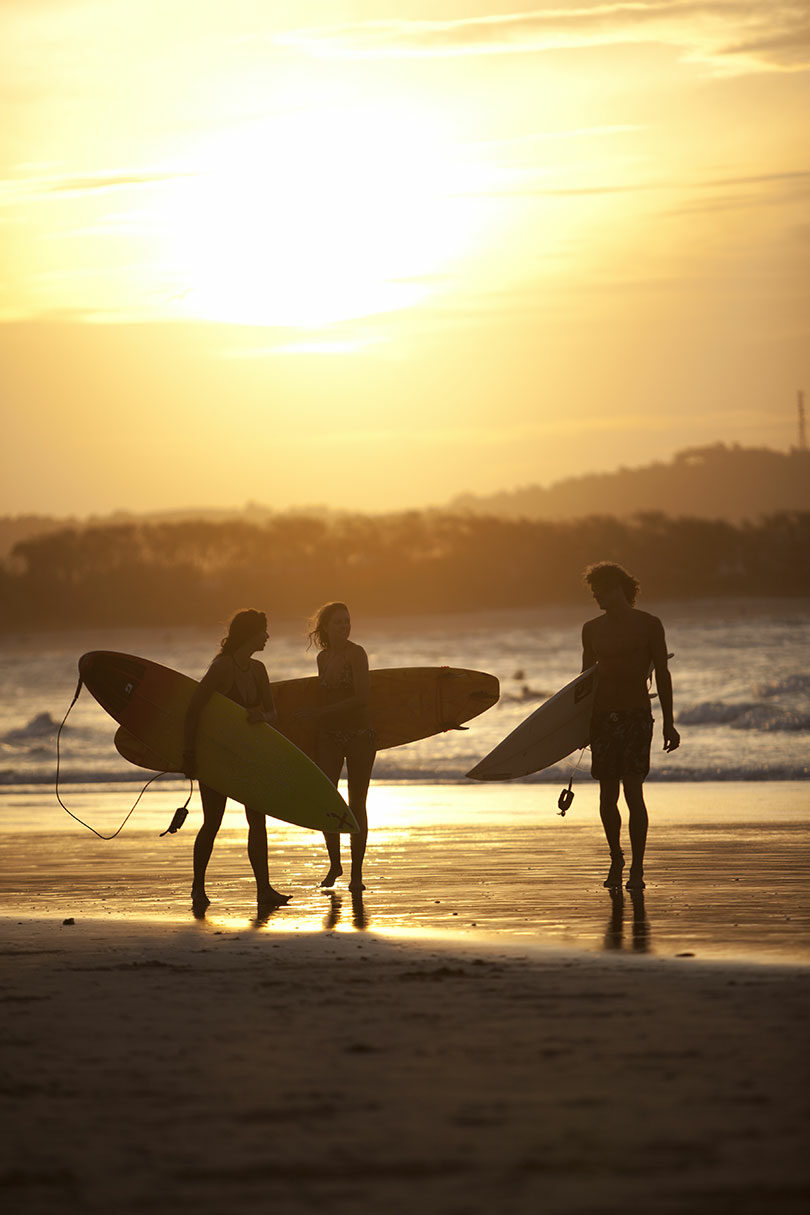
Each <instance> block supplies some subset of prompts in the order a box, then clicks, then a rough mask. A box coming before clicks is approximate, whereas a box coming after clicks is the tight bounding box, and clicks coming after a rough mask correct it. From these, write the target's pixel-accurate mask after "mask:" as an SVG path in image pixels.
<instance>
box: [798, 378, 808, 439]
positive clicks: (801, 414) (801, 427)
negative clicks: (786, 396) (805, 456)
mask: <svg viewBox="0 0 810 1215" xmlns="http://www.w3.org/2000/svg"><path fill="white" fill-rule="evenodd" d="M798 405H799V451H807V430H806V428H805V424H804V393H803V392H802V390H801V389H799V400H798Z"/></svg>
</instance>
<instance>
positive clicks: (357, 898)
mask: <svg viewBox="0 0 810 1215" xmlns="http://www.w3.org/2000/svg"><path fill="white" fill-rule="evenodd" d="M327 894H328V898H329V907H328V908H327V911H326V915H325V916H324V917H323V927H324V931H325V932H331V930H332V929H333V928H337V926H338V923H339V921H340V915H341V909H342V907H343V899H342V898H341V896H340V895H339V894H335V892H334V891H333V890H330V891H328V892H327ZM351 898H352V927H353V928H355V929H357V931H358V932H365V930H366V929H367V928H368V926H369V924H370V923H371V919H370V917H369V914H368V912H367V911H366V908H365V905H364V903H363V892H362V891H361V890H353V891H352V892H351Z"/></svg>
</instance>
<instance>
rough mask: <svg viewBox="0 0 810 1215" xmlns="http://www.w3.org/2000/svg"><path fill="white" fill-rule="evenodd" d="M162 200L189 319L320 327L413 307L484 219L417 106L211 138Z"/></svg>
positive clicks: (347, 112) (442, 139) (268, 124)
mask: <svg viewBox="0 0 810 1215" xmlns="http://www.w3.org/2000/svg"><path fill="white" fill-rule="evenodd" d="M193 161H194V164H193V166H192V175H190V176H185V177H181V178H178V179H177V181H176V182H175V183H174V184H173V185H172V187H171V189H170V191H169V197H168V200H166V199H165V196H164V202H163V204H162V216H161V219H162V226H163V228H164V231H165V241H166V245H165V253H164V258H165V260H166V262H167V263H170V264H171V276H172V278H173V279H174V281H175V282H176V285H177V286H176V300H177V309H178V311H180V312H182V313H183V314H184V315H187V316H188V315H193V316H196V317H203V318H205V319H208V320H216V321H225V322H232V323H243V324H264V325H290V326H299V327H312V328H316V327H322V326H324V325H329V324H332V323H335V322H338V321H343V320H348V319H352V318H355V317H360V316H364V315H369V314H371V313H379V312H385V311H390V310H393V309H398V308H403V307H407V306H410V305H413V304H415V303H417V302H419V300H421V299H422V298H424V297H425V296H426V294H428V293H429V292H430V291H431V290H435V289H436V276H440V275H441V274H442V273H444V272H447V271H448V270H449V269H450V267H451V266H452V264H453V263H454V262H455V261H457V260H458V259H459V258H460V257H461V256H463V254H464V252H465V251H466V250H468V249H469V248H470V247H471V245H472V243H473V239H474V238H475V237H476V235H477V234H478V233H479V231H480V227H481V224H482V222H484V218H485V217H484V215H483V208H484V204H483V203H482V202H481V200H480V199H479V200H475V201H473V200H471V199H470V198H464V197H462V195H463V190H464V185H465V181H466V179H467V175H468V174H469V172H470V169H469V166H466V165H465V164H464V163H461V162H460V161H459V153H458V150H457V148H454V146H453V144H452V142H451V140H450V139H449V137H446V136H443V133H442V131H441V128H440V125H439V124H437V123H436V121H435V120H434V116H433V115H430V114H427V113H423V114H420V113H419V112H418V111H417V110H414V108H413V107H410V106H409V107H408V108H407V109H403V110H400V111H395V110H390V109H389V110H381V109H376V110H375V109H371V108H369V107H364V108H362V109H360V108H357V109H350V108H338V109H334V110H329V109H327V108H326V107H324V108H317V109H303V110H297V111H293V112H292V113H287V114H285V115H284V116H282V117H279V118H275V119H272V120H267V121H264V122H262V123H260V124H254V125H251V126H250V127H249V128H242V129H240V130H239V131H232V132H229V133H228V134H226V135H224V136H219V137H217V138H216V139H212V140H211V141H210V142H209V143H208V144H207V145H206V146H205V147H203V148H201V149H199V150H198V152H197V154H196V155H195V156H194V158H193Z"/></svg>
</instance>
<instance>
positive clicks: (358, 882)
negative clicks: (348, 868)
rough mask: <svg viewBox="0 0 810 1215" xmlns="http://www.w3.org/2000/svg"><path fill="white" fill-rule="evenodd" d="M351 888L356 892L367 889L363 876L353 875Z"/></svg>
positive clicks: (350, 883)
mask: <svg viewBox="0 0 810 1215" xmlns="http://www.w3.org/2000/svg"><path fill="white" fill-rule="evenodd" d="M349 890H353V891H355V892H357V891H360V890H365V886H364V885H363V880H362V878H354V877H353V878H352V880H351V881H350V882H349Z"/></svg>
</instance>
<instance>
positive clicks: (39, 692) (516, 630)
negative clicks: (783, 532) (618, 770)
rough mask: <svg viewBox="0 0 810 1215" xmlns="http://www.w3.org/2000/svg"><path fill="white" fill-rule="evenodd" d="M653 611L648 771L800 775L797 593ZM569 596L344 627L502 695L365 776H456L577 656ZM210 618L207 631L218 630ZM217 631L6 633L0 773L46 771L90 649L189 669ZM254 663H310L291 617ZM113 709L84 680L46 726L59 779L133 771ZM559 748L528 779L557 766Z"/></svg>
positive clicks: (809, 649) (804, 764)
mask: <svg viewBox="0 0 810 1215" xmlns="http://www.w3.org/2000/svg"><path fill="white" fill-rule="evenodd" d="M641 606H643V607H644V608H645V609H646V610H648V611H651V612H654V613H656V614H658V615H660V616H661V617H662V619H663V621H664V624H665V627H666V631H667V642H668V646H669V649H670V650H671V651H672V652H673V653H674V657H673V659H672V661H671V669H672V676H673V684H674V693H675V715H676V722H677V724H678V728H679V730H680V731H681V736H682V745H681V748H680V750H679V751H677V752H675V753H673V754H672V755H666V754H664V753H663V751H662V750H661V749H660V748H661V733H660V710H659V709H658V707H657V704H656V702H655V701H654V702H653V716H654V717H656V718H657V730H656V736H655V739H654V743H653V767H652V772H651V779H653V780H668V781H718V780H721V781H725V780H736V781H739V780H801V779H804V778H806V777H807V776H808V775H810V603H808V601H806V600H788V601H786V600H778V601H768V600H724V601H699V602H697V601H691V602H687V603H673V604H666V603H662V604H655V603H643V604H642V605H641ZM595 614H596V613H595V611H594V610H590V611H589V610H588V605H587V603H586V604H583V607H582V608H581V609H576V608H573V609H572V608H565V609H563V608H557V609H538V610H536V611H520V612H493V613H475V614H472V613H471V614H464V615H456V616H433V617H427V618H425V617H403V618H398V619H386V620H379V619H363V618H361V617H355V619H354V631H353V637H354V639H355V640H356V641H358V642H359V643H360V644H362V645H364V646H365V647H366V649H367V651H368V654H369V660H370V662H371V665H372V667H389V666H421V665H445V664H446V665H449V666H457V667H470V668H474V669H477V670H484V671H490V672H492V673H493V674H494V675H497V676H498V678H499V679H500V681H501V700H500V702H499V703H498V704H497V705H496V706H494V707H493V708H492V709H490V710H489V711H488V712H487V713H485V714H483V715H482V716H481V717H479V718H477V719H475V720H474V721H472V722H471V723H469V725H470V728H469V729H468V730H464V731H452V732H449V733H447V734H442V735H439V736H437V737H435V738H431V739H425V740H423V741H422V742H419V743H413V744H410V745H409V746H406V747H399V748H395V749H393V750H389V751H383V752H380V754H379V755H378V758H377V762H376V765H375V770H374V779H375V781H377V782H417V783H420V784H434V783H437V782H439V783H442V782H450V783H459V782H463V781H464V779H465V773H466V772H467V771H468V770H469V769H470V768H471V767H472V766H473V765H474V764H475V763H476V762H477V761H478V760H479V759H480V758H481V757H482V756H483V755H485V754H486V753H487V752H488V751H490V750H491V749H492V747H494V746H495V744H496V743H498V742H499V741H500V740H501V739H502V738H503V737H504V736H505V735H506V734H508V733H509V732H510V731H511V730H512V729H514V727H515V726H516V725H518V723H519V722H520V721H522V720H523V718H524V717H526V716H528V714H530V713H531V712H533V711H534V710H535V709H536V708H537V706H538V705H539V704H540V703H541V702H542V701H543V700H544V699H546V698H547V697H548V696H549V695H551V694H552V693H553V692H554V691H556V690H557V689H558V688H559V687H561V686H562V685H563V684H565V683H566V682H568V680H570V679H572V678H573V677H574V675H575V674H576V673H577V672H578V670H579V669H580V662H581V651H580V641H579V637H580V630H581V626H582V624H583V622H584V620H586V619H587V618H588V617H589V616H593V615H595ZM220 631H221V630H220ZM218 639H219V632H218V631H217V629H216V628H214V629H212V630H211V631H210V632H209V631H202V630H199V629H148V630H147V629H143V630H133V629H127V630H120V631H116V630H96V631H94V632H82V633H77V632H65V633H58V634H55V633H48V634H30V635H21V634H15V635H7V636H6V637H4V638H3V639H2V641H0V688H1V689H2V697H0V786H3V787H5V789H6V790H7V791H8V790H11V789H15V788H20V787H27V786H42V785H47V784H52V783H53V780H54V774H55V759H56V733H57V728H58V726H59V723H60V722H61V721H62V719H63V717H64V715H65V713H66V712H67V709H68V706H69V704H70V701H71V698H72V696H73V693H74V690H75V687H76V683H77V679H78V672H77V662H78V659H79V657H80V655H81V654H82V653H84V652H85V651H87V650H90V649H114V650H122V651H125V652H126V653H130V654H137V655H141V656H143V657H146V658H151V659H153V660H154V661H156V662H161V663H164V664H166V665H167V666H171V667H175V668H176V669H178V670H180V671H183V672H185V673H186V674H189V675H192V676H194V677H197V678H198V677H199V676H200V675H201V674H202V672H203V671H204V670H205V668H206V666H207V664H208V661H209V660H210V658H211V657H212V655H213V653H214V652H215V650H216V649H217V646H218ZM262 657H263V661H264V662H265V665H266V666H267V668H268V671H269V673H270V678H271V679H288V678H293V677H297V676H303V675H311V674H313V673H314V666H315V656H314V652H313V651H311V650H310V651H309V652H307V650H306V643H305V640H304V638H303V623H302V622H296V621H278V622H276V621H272V622H271V638H270V642H269V643H268V647H267V649H266V651H265V653H264V655H263V656H262ZM115 729H116V726H115V723H114V722H113V721H112V720H111V719H110V718H109V717H108V716H107V714H106V713H105V712H104V711H103V710H102V709H101V708H100V707H99V706H98V705H97V704H96V702H95V701H94V700H93V698H92V697H91V696H90V694H89V693H88V692H87V691H86V690H83V691H82V694H81V696H80V698H79V700H78V702H77V704H76V705H75V707H74V708H73V710H72V711H71V713H70V716H69V718H68V721H67V724H66V726H65V728H64V731H63V733H62V739H61V756H62V764H61V781H62V782H64V783H65V784H66V785H67V784H76V783H86V784H94V785H97V784H101V783H107V784H109V783H117V782H123V781H134V782H136V783H140V782H142V781H143V780H144V779H145V777H144V775H143V773H142V772H141V770H140V769H134V768H132V767H131V766H130V765H129V764H127V763H126V762H125V761H124V760H123V759H121V757H120V756H119V755H118V753H117V751H116V750H115V747H114V746H113V735H114V733H115ZM578 760H579V761H580V770H581V771H582V772H583V773H587V771H588V766H589V756H588V753H587V752H586V753H585V754H584V755H583V756H582V757H581V758H580V757H579V756H576V755H575V756H573V757H571V759H570V760H568V761H565V762H564V763H563V764H560V765H558V766H557V767H556V768H552V769H549V770H547V771H545V772H542V773H539V774H537V775H536V776H535V777H529V778H527V780H528V781H539V782H552V783H558V782H559V781H560V780H561V779H564V780H566V781H567V780H568V777H569V775H570V771H571V769H572V768H573V767H574V765H575V764H576V762H577V761H578Z"/></svg>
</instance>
